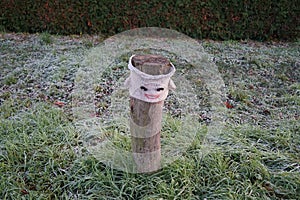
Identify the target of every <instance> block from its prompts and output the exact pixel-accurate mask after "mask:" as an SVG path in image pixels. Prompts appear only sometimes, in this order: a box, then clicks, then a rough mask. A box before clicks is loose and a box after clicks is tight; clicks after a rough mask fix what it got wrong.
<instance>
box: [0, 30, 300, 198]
mask: <svg viewBox="0 0 300 200" xmlns="http://www.w3.org/2000/svg"><path fill="white" fill-rule="evenodd" d="M99 40H100V39H99V38H97V37H93V38H92V37H78V36H70V37H59V36H53V35H49V34H47V33H45V34H42V35H24V34H3V35H1V37H0V56H1V61H0V62H1V63H0V71H1V76H0V86H1V88H0V174H1V176H0V199H299V194H300V128H299V126H300V125H299V124H300V123H299V120H300V119H299V116H300V109H299V107H300V102H299V98H300V97H299V96H300V85H299V82H300V61H299V57H300V47H299V43H291V44H279V43H277V44H265V43H256V42H250V41H248V42H235V41H227V42H213V41H202V42H201V44H202V45H203V47H204V48H205V50H206V51H207V52H208V53H210V54H212V60H213V61H214V62H215V63H216V64H217V66H218V68H219V71H220V73H221V75H222V77H223V79H224V82H225V84H226V86H227V88H228V94H227V103H226V105H227V107H228V109H227V111H228V112H227V113H226V115H225V116H226V119H225V121H226V123H225V128H224V131H223V132H222V134H221V135H220V138H218V139H217V140H214V141H212V142H211V143H210V145H209V146H207V145H204V144H203V136H202V135H200V134H199V135H197V136H196V138H195V140H194V142H193V143H192V144H191V146H190V148H189V149H188V150H187V151H186V152H185V153H184V154H183V155H182V156H181V157H180V159H178V160H176V161H175V162H173V163H171V164H170V165H168V166H167V167H164V168H163V169H162V170H160V171H158V172H156V173H153V174H145V175H143V174H130V173H126V172H122V171H118V170H115V169H112V168H110V167H108V166H106V165H105V164H103V163H101V162H100V161H99V160H97V159H96V158H95V157H94V156H92V155H90V154H89V153H88V152H87V150H86V148H85V146H84V145H83V143H84V141H83V138H82V137H81V135H80V133H79V131H78V130H77V129H76V128H75V127H74V125H73V123H72V115H71V113H70V111H69V108H70V106H71V105H70V100H71V99H70V93H71V91H72V88H73V81H74V74H75V72H76V71H77V69H78V68H79V67H80V63H81V61H82V59H83V58H84V55H85V53H86V52H87V51H88V50H89V49H90V48H91V47H92V46H93V45H95V44H97V43H98V42H99ZM110 81H111V80H110ZM102 88H104V87H102ZM98 89H99V88H98ZM100 89H101V88H100ZM100 89H99V91H96V92H99V93H100V94H101V90H100ZM108 89H109V88H108ZM108 91H109V90H104V92H108ZM98 103H99V105H103V104H101V98H100V99H99V101H98ZM103 103H105V104H107V103H109V102H107V101H106V99H105V102H103ZM224 106H225V105H224ZM103 109H105V108H104V106H103ZM205 120H207V119H206V116H204V115H199V123H202V122H203V121H205ZM176 124H178V125H180V123H173V124H172V127H171V128H172V129H176V126H177V125H176ZM207 126H209V122H208V123H207ZM112 138H116V140H115V141H114V142H116V143H118V145H122V142H121V140H122V137H112ZM128 142H129V141H126V143H125V144H126V145H127V146H126V147H125V148H129V145H130V144H129V143H128Z"/></svg>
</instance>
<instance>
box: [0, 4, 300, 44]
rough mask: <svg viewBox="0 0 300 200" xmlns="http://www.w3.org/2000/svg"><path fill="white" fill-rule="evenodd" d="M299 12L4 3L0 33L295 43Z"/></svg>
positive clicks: (279, 7) (281, 7)
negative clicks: (127, 33) (149, 33)
mask: <svg viewBox="0 0 300 200" xmlns="http://www.w3.org/2000/svg"><path fill="white" fill-rule="evenodd" d="M299 9H300V8H299V4H298V3H297V1H295V0H292V1H291V0H278V1H273V0H243V1H241V0H167V1H160V0H151V1H150V0H115V1H112V0H76V1H74V0H1V1H0V13H1V14H0V21H1V25H0V28H1V29H2V30H7V31H16V32H45V31H47V32H49V33H58V34H80V33H89V34H94V33H101V34H106V35H112V34H116V33H119V32H121V31H124V30H128V29H132V28H137V27H153V26H156V27H164V28H172V29H175V30H178V31H180V32H183V33H185V34H187V35H189V36H191V37H195V38H199V39H201V38H211V39H221V40H228V39H254V40H272V39H280V40H295V39H297V38H299V32H300V27H299V24H300V23H299V21H300V17H299V16H300V15H298V13H297V11H299Z"/></svg>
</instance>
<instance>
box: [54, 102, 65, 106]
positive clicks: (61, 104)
mask: <svg viewBox="0 0 300 200" xmlns="http://www.w3.org/2000/svg"><path fill="white" fill-rule="evenodd" d="M54 105H56V106H58V107H63V106H64V105H65V103H64V102H62V101H55V102H54Z"/></svg>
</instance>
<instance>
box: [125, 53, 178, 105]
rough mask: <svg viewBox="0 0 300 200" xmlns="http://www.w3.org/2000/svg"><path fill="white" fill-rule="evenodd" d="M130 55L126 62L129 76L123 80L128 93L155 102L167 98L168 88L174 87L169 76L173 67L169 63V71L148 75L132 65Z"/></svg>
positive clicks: (173, 70) (173, 69)
mask: <svg viewBox="0 0 300 200" xmlns="http://www.w3.org/2000/svg"><path fill="white" fill-rule="evenodd" d="M133 57H134V55H133V56H131V57H130V59H129V62H128V68H129V69H130V76H129V77H128V78H127V79H126V81H125V86H126V87H127V88H129V94H130V96H131V97H134V98H136V99H139V100H142V101H145V102H150V103H156V102H159V101H163V100H165V99H166V98H167V96H168V92H169V89H171V90H174V89H175V88H176V86H175V84H174V82H173V81H172V80H171V76H172V75H173V74H174V73H175V67H174V65H173V64H172V63H171V68H170V72H169V73H168V74H163V75H149V74H146V73H144V72H142V71H140V70H138V69H137V68H135V67H134V66H133V65H132V58H133Z"/></svg>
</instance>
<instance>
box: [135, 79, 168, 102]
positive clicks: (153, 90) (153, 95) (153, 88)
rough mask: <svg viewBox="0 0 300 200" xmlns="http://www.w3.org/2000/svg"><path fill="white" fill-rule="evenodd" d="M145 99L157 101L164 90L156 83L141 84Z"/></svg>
mask: <svg viewBox="0 0 300 200" xmlns="http://www.w3.org/2000/svg"><path fill="white" fill-rule="evenodd" d="M140 89H141V91H142V93H143V95H144V96H145V97H146V98H147V99H159V98H160V96H161V95H162V93H163V91H164V90H165V88H164V87H163V86H162V85H159V84H157V83H148V84H142V86H141V87H140Z"/></svg>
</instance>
